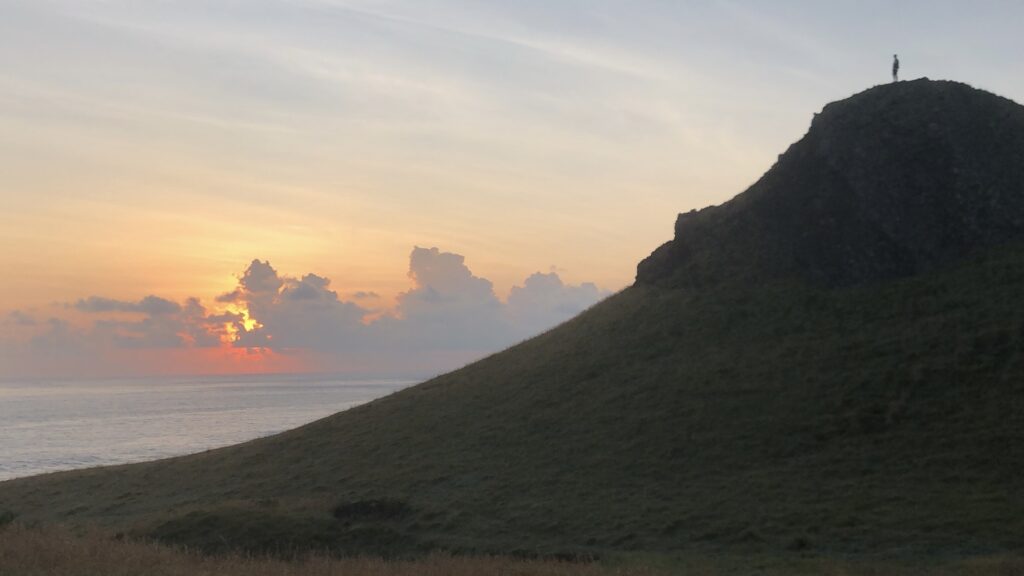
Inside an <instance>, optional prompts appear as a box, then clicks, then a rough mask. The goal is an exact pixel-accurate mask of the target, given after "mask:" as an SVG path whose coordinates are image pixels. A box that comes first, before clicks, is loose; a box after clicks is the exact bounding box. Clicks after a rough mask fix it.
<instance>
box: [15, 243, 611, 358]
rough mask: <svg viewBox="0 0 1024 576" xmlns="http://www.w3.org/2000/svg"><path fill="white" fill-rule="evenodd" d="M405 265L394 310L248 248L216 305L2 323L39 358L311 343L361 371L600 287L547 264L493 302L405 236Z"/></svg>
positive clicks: (93, 302)
mask: <svg viewBox="0 0 1024 576" xmlns="http://www.w3.org/2000/svg"><path fill="white" fill-rule="evenodd" d="M408 276H409V280H410V282H411V286H410V288H409V289H408V290H407V291H405V292H402V293H400V294H399V295H398V296H397V298H396V305H395V307H394V309H391V310H387V311H383V312H382V311H381V310H374V309H369V308H365V307H363V306H361V305H359V304H358V303H356V301H362V300H366V299H374V298H379V296H378V295H377V294H376V293H372V292H365V291H364V292H354V293H352V294H351V295H350V296H348V297H347V299H346V298H343V297H341V296H339V294H338V292H337V291H336V290H334V289H333V286H332V282H331V279H329V278H326V277H324V276H321V275H318V274H315V273H306V274H303V275H301V276H290V275H287V274H281V273H279V272H278V271H277V270H276V269H275V268H274V267H273V266H272V265H271V264H270V262H268V261H261V260H258V259H257V260H253V261H252V262H250V263H249V265H248V266H247V267H246V269H245V270H244V271H243V272H242V273H241V275H240V276H239V277H238V285H237V286H236V287H235V289H234V290H232V291H230V292H227V293H224V294H221V295H220V296H217V297H216V298H215V303H216V304H219V305H228V306H216V307H217V308H218V309H220V310H219V311H212V310H210V309H208V308H207V307H206V306H204V305H203V304H202V302H200V301H199V299H197V298H189V299H186V300H185V301H183V302H175V301H173V300H169V299H166V298H162V297H159V296H155V295H149V296H146V297H144V298H141V299H140V300H137V301H133V300H117V299H111V298H105V297H102V296H90V297H88V298H83V299H81V300H78V301H76V302H75V303H74V304H70V305H68V307H69V308H72V309H74V310H75V311H77V312H80V313H84V314H86V315H88V316H89V317H91V318H93V320H92V322H91V324H89V325H87V326H75V325H73V324H71V323H69V322H68V321H66V320H65V319H60V318H52V319H50V320H48V321H46V322H37V321H35V320H34V319H33V318H32V317H31V316H29V315H27V314H25V313H23V312H19V311H14V312H11V313H9V314H7V316H6V320H5V322H4V325H5V326H8V327H11V326H16V327H17V328H24V330H26V331H34V332H33V334H34V336H33V337H32V338H31V339H30V341H29V342H28V345H29V346H30V348H31V349H32V350H34V351H36V352H41V351H46V352H47V354H49V355H50V357H54V356H53V355H54V354H59V353H66V354H72V353H77V354H79V355H87V354H94V353H96V352H97V351H99V350H104V349H117V350H126V351H132V350H143V349H187V348H212V347H217V346H233V347H236V348H260V349H269V350H274V351H277V352H281V353H286V354H298V353H303V354H305V353H310V354H318V355H319V357H320V358H324V359H328V360H330V361H329V362H327V364H325V365H328V366H331V367H332V368H334V369H343V370H347V369H355V368H354V367H358V368H359V370H360V371H361V372H362V373H372V372H374V371H376V372H377V373H384V372H389V371H390V369H391V368H394V367H398V366H400V367H402V368H403V369H404V370H406V371H408V370H416V369H420V370H432V371H437V370H444V369H450V368H454V367H457V366H458V365H459V364H462V363H465V362H467V361H469V360H472V359H473V358H476V357H480V356H482V355H484V354H487V353H491V352H494V351H497V350H499V349H501V348H504V347H506V346H509V345H511V344H514V343H516V342H518V341H520V340H523V339H525V338H528V337H530V336H532V335H535V334H538V333H540V332H542V331H544V330H546V329H549V328H551V327H553V326H555V325H557V324H559V323H561V322H563V321H565V320H567V319H569V318H571V317H572V316H574V315H576V314H578V313H579V312H581V311H582V310H584V309H586V308H587V307H589V306H591V305H593V304H594V303H596V302H597V301H598V300H600V299H602V298H604V297H605V296H607V295H608V293H607V292H606V291H603V290H600V289H599V288H597V286H595V285H594V284H592V283H583V284H579V285H568V284H565V283H564V282H563V281H562V279H561V278H560V277H559V276H558V274H557V273H555V272H553V271H552V272H548V273H540V272H537V273H535V274H532V275H531V276H529V277H527V278H526V279H525V280H524V281H523V283H522V285H520V286H515V287H513V288H512V289H511V291H510V293H509V294H508V297H507V299H506V301H505V302H502V300H501V299H499V297H498V295H497V294H495V291H494V286H493V284H492V283H491V282H490V281H489V280H487V279H486V278H482V277H479V276H476V275H475V274H474V273H473V272H472V270H471V269H470V267H469V265H468V264H467V263H466V261H465V258H464V257H463V256H462V255H459V254H455V253H451V252H443V251H441V250H439V249H438V248H423V247H415V248H414V249H413V250H412V252H411V254H410V255H409V270H408ZM223 308H227V311H224V310H223ZM3 345H4V343H3V342H0V349H2V348H3ZM8 349H10V348H9V347H8Z"/></svg>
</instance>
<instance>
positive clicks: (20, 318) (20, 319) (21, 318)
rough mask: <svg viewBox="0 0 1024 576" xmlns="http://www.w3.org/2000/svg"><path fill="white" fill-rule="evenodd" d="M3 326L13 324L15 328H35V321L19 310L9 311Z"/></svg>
mask: <svg viewBox="0 0 1024 576" xmlns="http://www.w3.org/2000/svg"><path fill="white" fill-rule="evenodd" d="M4 323H5V324H13V325H15V326H35V325H36V319H35V318H33V317H32V316H29V315H28V314H26V313H24V312H22V311H21V310H11V311H10V313H8V314H7V319H6V320H4Z"/></svg>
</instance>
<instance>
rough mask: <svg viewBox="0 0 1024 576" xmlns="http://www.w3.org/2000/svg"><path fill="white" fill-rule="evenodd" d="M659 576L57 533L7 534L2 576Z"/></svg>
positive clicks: (0, 550)
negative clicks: (293, 556)
mask: <svg viewBox="0 0 1024 576" xmlns="http://www.w3.org/2000/svg"><path fill="white" fill-rule="evenodd" d="M492 574H493V575H496V576H526V575H537V576H656V575H658V574H663V572H657V571H654V570H651V569H641V568H608V567H603V566H600V565H598V564H572V563H566V562H554V561H532V560H520V559H514V558H487V557H476V558H473V557H453V556H445V555H434V556H428V557H426V558H423V559H419V560H415V561H387V560H382V559H371V558H346V559H336V558H327V557H323V556H311V557H308V558H305V559H302V560H296V561H290V562H289V561H281V560H273V559H267V558H259V557H252V556H249V557H246V556H241V555H202V554H196V553H190V552H188V551H185V550H179V549H174V548H171V547H168V546H163V545H160V544H156V543H151V542H139V541H119V540H115V539H113V538H111V537H109V536H107V535H103V534H101V533H95V532H94V533H90V534H85V535H80V534H74V533H72V532H70V531H66V530H61V529H58V528H46V529H28V528H24V527H20V526H11V527H8V528H6V529H0V575H2V576H99V575H103V576H135V575H147V576H236V575H237V576H243V575H244V576H289V575H295V576H299V575H302V576H442V575H443V576H478V575H492Z"/></svg>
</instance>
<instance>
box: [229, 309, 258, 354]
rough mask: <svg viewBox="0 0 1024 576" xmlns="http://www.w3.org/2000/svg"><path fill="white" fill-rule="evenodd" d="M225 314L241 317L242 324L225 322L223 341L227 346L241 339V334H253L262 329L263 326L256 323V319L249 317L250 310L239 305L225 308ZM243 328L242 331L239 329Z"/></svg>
mask: <svg viewBox="0 0 1024 576" xmlns="http://www.w3.org/2000/svg"><path fill="white" fill-rule="evenodd" d="M224 313H227V314H232V315H235V316H241V318H242V319H241V321H240V322H230V321H229V322H224V333H223V335H222V336H221V341H222V342H224V343H225V344H229V345H230V344H234V343H235V342H237V341H238V340H239V338H241V332H242V331H243V330H244V331H245V332H252V331H253V330H256V329H257V328H262V327H263V325H262V324H260V323H259V322H257V321H256V319H255V318H253V317H252V316H250V315H249V309H248V308H247V307H245V306H239V305H238V304H230V305H228V306H227V307H225V308H224ZM239 327H241V330H240V329H239Z"/></svg>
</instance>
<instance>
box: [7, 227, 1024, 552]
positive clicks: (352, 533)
mask: <svg viewBox="0 0 1024 576" xmlns="http://www.w3.org/2000/svg"><path fill="white" fill-rule="evenodd" d="M1022 291H1024V248H1021V247H1010V248H1007V249H1004V250H1001V251H998V252H992V253H990V254H988V255H986V256H984V257H979V258H976V259H974V260H970V261H966V262H962V263H960V264H957V265H955V266H953V267H948V268H946V269H944V270H940V271H937V272H934V273H931V274H929V275H926V276H920V277H916V278H911V279H906V280H902V281H898V282H889V283H880V284H874V285H865V286H860V287H857V288H848V289H833V290H824V289H818V288H814V287H811V286H808V285H805V284H801V283H799V282H795V281H777V282H772V283H764V284H759V285H742V284H741V285H732V286H725V287H722V288H721V289H719V290H714V291H710V290H702V291H696V290H686V289H668V288H658V287H650V286H635V287H633V288H630V289H628V290H626V291H624V292H623V293H620V294H618V295H616V296H614V297H613V298H611V299H609V300H607V301H605V302H603V303H602V304H600V305H598V306H596V307H595V308H593V309H592V310H590V311H588V312H587V313H585V314H583V315H582V316H580V317H578V318H576V319H574V320H573V321H571V322H569V323H567V324H565V325H563V326H561V327H559V328H557V329H555V330H553V331H551V332H548V333H546V334H544V335H541V336H539V337H538V338H535V339H533V340H530V341H528V342H525V343H523V344H521V345H519V346H517V347H514V348H512V349H510V350H508V351H506V352H503V353H501V354H497V355H494V356H492V357H490V358H487V359H485V360H483V361H481V362H478V363H475V364H473V365H470V366H467V367H466V368H464V369H462V370H459V371H456V372H453V373H451V374H447V375H445V376H442V377H439V378H437V379H435V380H432V381H430V382H427V383H425V384H423V385H420V386H417V387H413V388H410V389H407V390H404V391H402V392H399V393H397V394H394V395H392V396H389V397H387V398H384V399H381V400H378V401H375V402H372V403H370V404H367V405H364V406H361V407H358V408H356V409H353V410H349V411H346V412H343V413H340V414H337V415H335V416H332V417H329V418H326V419H324V420H321V421H318V422H315V423H312V424H310V425H307V426H304V427H302V428H299V429H296V430H292V431H289V432H286V433H283V434H280V435H277V436H273V437H269V438H264V439H260V440H256V441H253V442H249V443H245V444H242V445H238V446H233V447H229V448H224V449H220V450H213V451H209V452H204V453H201V454H196V455H192V456H186V457H181V458H173V459H168V460H162V461H157V462H150V463H144V464H136V465H129V466H118V467H109V468H99V469H90V470H82V471H74V472H67V473H58V474H51V475H45V476H40V477H35V478H28V479H19V480H14V481H9V482H4V483H0V510H10V511H11V512H13V513H16V514H17V515H18V518H19V519H20V520H23V521H26V522H44V523H47V522H59V523H64V524H69V525H72V526H89V525H99V526H103V527H108V528H110V529H113V530H119V531H123V532H125V533H127V534H129V535H138V536H147V537H153V538H158V539H159V540H161V541H163V542H166V543H171V544H179V545H187V546H190V547H192V548H194V549H202V550H207V551H211V552H225V551H228V550H233V549H241V550H247V551H249V552H252V553H258V554H265V553H280V552H282V551H283V552H285V553H286V555H296V554H301V553H304V552H306V551H310V550H311V551H319V552H322V553H329V554H332V555H335V556H346V555H348V556H358V555H361V554H366V553H374V554H379V555H381V556H383V557H388V558H393V559H415V558H421V557H424V556H425V555H429V554H430V553H432V552H436V551H442V552H444V553H455V554H470V555H472V554H477V555H479V554H511V555H515V556H517V557H521V558H527V557H535V558H592V557H597V558H604V557H607V556H609V555H610V554H617V553H623V552H627V553H628V552H638V553H651V552H654V553H659V554H669V555H672V554H677V553H678V554H690V553H694V554H698V555H709V556H714V557H719V556H733V557H736V558H741V559H757V558H761V557H768V558H775V559H779V561H784V560H785V561H788V560H794V561H800V562H823V563H826V564H828V563H829V562H832V561H833V560H835V559H844V558H845V559H857V560H863V561H865V562H873V561H876V560H877V561H882V562H885V563H896V564H899V563H910V564H914V563H916V562H923V561H928V562H943V563H945V562H948V563H955V562H958V561H960V559H963V558H970V557H976V556H992V555H1000V554H1013V553H1019V552H1020V551H1021V550H1022V546H1024V545H1022V542H1024V499H1021V498H1019V497H1018V496H1017V495H1019V494H1022V493H1024V476H1022V475H1021V474H1020V473H1019V471H1020V470H1022V469H1024V450H1021V448H1020V447H1021V446H1024V420H1022V414H1024V306H1021V305H1020V294H1021V293H1022ZM373 502H386V503H387V505H386V506H383V507H381V506H376V505H373V504H372V503H373ZM382 509H383V510H384V511H387V510H391V511H393V512H400V513H378V512H379V511H380V510H382ZM375 510H376V511H377V512H374V511H375ZM338 511H341V512H342V513H340V514H336V513H337V512H338ZM751 561H752V562H756V560H751ZM744 562H746V560H744Z"/></svg>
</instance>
